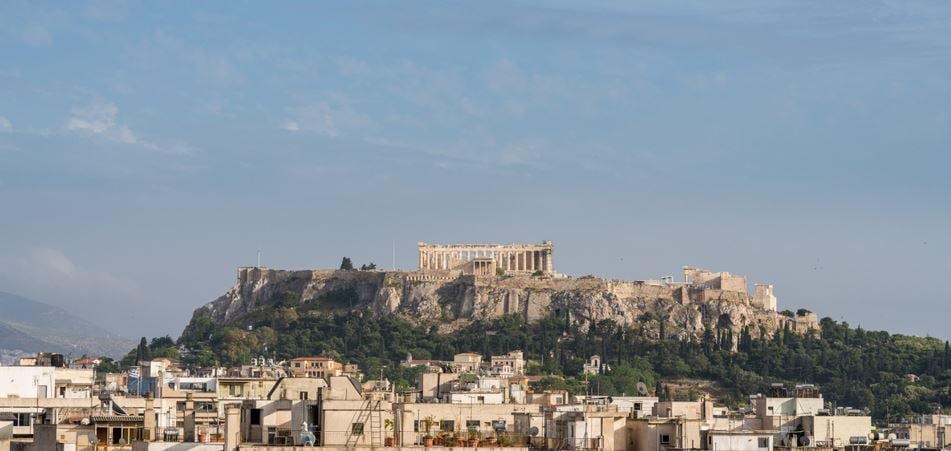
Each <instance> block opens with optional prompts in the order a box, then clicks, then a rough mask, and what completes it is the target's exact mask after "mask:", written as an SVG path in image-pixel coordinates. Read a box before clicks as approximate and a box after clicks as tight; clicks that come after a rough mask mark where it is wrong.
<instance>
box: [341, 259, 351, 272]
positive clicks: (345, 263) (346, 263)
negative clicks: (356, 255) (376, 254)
mask: <svg viewBox="0 0 951 451" xmlns="http://www.w3.org/2000/svg"><path fill="white" fill-rule="evenodd" d="M340 269H341V270H342V271H353V262H352V261H350V257H344V258H343V260H342V261H341V262H340Z"/></svg>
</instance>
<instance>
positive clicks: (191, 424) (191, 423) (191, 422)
mask: <svg viewBox="0 0 951 451" xmlns="http://www.w3.org/2000/svg"><path fill="white" fill-rule="evenodd" d="M192 395H193V394H192V393H186V394H185V427H184V429H185V437H184V442H185V443H194V442H195V438H196V437H195V400H194V399H193V396H192Z"/></svg>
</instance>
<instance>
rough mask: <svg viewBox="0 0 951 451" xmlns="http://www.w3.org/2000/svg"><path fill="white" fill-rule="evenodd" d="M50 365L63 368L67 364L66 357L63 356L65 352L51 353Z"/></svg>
mask: <svg viewBox="0 0 951 451" xmlns="http://www.w3.org/2000/svg"><path fill="white" fill-rule="evenodd" d="M50 365H52V366H54V367H56V368H62V367H64V366H66V359H65V358H63V354H51V355H50Z"/></svg>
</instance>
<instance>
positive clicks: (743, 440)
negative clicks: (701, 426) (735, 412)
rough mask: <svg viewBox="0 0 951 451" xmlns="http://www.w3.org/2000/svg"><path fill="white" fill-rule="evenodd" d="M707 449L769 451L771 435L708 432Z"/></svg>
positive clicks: (767, 433)
mask: <svg viewBox="0 0 951 451" xmlns="http://www.w3.org/2000/svg"><path fill="white" fill-rule="evenodd" d="M707 437H708V439H709V441H710V443H709V444H708V449H710V450H712V451H771V450H772V449H773V435H772V434H771V433H769V432H757V431H710V432H709V433H708V434H707Z"/></svg>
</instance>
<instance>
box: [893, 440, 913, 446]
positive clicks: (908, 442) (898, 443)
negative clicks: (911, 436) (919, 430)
mask: <svg viewBox="0 0 951 451" xmlns="http://www.w3.org/2000/svg"><path fill="white" fill-rule="evenodd" d="M892 446H895V447H901V448H907V447H909V446H911V440H908V439H907V438H896V439H892Z"/></svg>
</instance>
